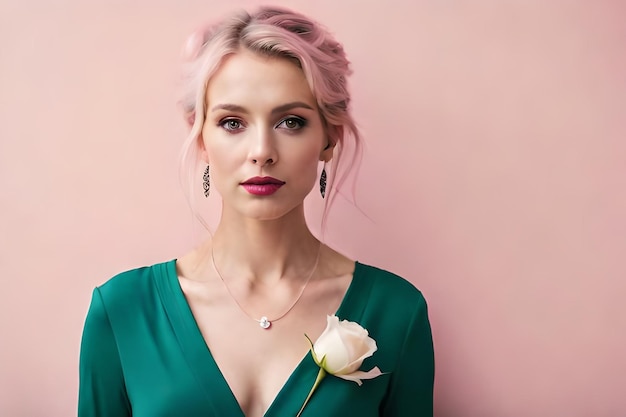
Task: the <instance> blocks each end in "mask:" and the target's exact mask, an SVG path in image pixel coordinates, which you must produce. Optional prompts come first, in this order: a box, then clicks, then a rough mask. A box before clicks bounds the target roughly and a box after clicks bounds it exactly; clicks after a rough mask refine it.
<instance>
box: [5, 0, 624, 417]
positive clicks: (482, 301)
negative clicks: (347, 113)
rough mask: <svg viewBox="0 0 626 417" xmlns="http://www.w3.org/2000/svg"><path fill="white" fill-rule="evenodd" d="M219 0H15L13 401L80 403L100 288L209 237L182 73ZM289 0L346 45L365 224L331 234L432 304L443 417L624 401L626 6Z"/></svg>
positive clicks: (10, 87)
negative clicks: (181, 59)
mask: <svg viewBox="0 0 626 417" xmlns="http://www.w3.org/2000/svg"><path fill="white" fill-rule="evenodd" d="M225 3H227V2H218V1H211V0H205V1H194V0H186V1H174V0H157V1H154V0H151V1H148V0H138V1H134V2H121V1H97V0H91V1H84V0H65V1H56V2H47V1H34V0H32V1H24V2H17V1H10V0H1V1H0V91H1V94H0V280H1V290H0V415H2V416H11V417H13V416H46V417H57V416H58V417H62V416H70V415H74V414H75V407H76V392H77V384H78V378H77V365H78V363H77V362H78V351H79V341H80V335H81V330H82V324H83V320H84V316H85V314H86V311H87V307H88V303H89V300H90V295H91V290H92V288H93V287H94V286H95V285H97V284H100V283H102V282H103V281H105V280H106V279H107V278H109V277H110V276H112V275H113V274H115V273H117V272H119V271H121V270H124V269H127V268H131V267H135V266H140V265H145V264H149V263H154V262H159V261H162V260H166V259H170V258H173V257H175V256H179V255H180V254H182V253H183V252H185V251H186V250H188V249H189V248H190V247H191V246H192V245H193V244H194V242H196V241H197V239H198V238H199V237H200V236H201V235H202V233H201V232H200V231H199V230H200V229H199V227H198V226H197V225H196V224H195V223H194V221H193V218H192V216H191V214H190V213H189V211H188V209H187V208H186V203H185V201H184V198H183V194H182V192H181V190H180V188H179V186H178V177H177V152H178V149H179V145H180V144H181V143H182V140H183V136H184V127H183V124H182V123H181V120H180V117H179V114H178V113H177V109H176V106H175V97H176V95H175V81H176V76H177V71H178V53H179V50H180V45H181V43H182V41H183V39H184V38H185V35H186V34H187V33H189V32H190V30H191V29H192V28H195V27H196V26H197V25H198V24H200V23H201V22H204V21H206V20H207V19H210V18H211V17H212V16H213V15H221V14H222V12H223V11H224V10H227V9H230V8H231V6H226V5H225ZM229 3H232V4H244V3H241V2H237V1H231V2H229ZM282 3H283V4H285V5H288V6H292V7H294V8H297V9H300V10H302V11H304V12H307V13H310V14H311V15H313V16H315V17H317V18H318V19H319V20H321V21H322V22H324V23H325V24H326V25H327V26H329V27H330V28H332V30H333V31H334V32H335V33H336V34H337V36H338V38H339V39H341V40H342V41H343V42H344V44H345V46H346V48H347V50H348V52H349V53H350V56H351V58H352V61H353V64H354V69H355V75H354V77H353V79H352V89H353V91H354V108H355V111H356V114H357V116H358V119H359V121H360V124H361V127H362V130H363V133H364V135H365V137H366V139H367V141H368V147H367V151H366V155H365V159H364V163H363V168H362V171H361V177H360V178H361V180H360V186H359V192H358V197H359V207H360V209H361V210H362V211H363V212H365V213H366V214H367V216H369V219H368V217H366V216H364V215H362V214H361V213H360V212H359V211H358V210H356V209H354V208H353V207H352V206H350V205H349V204H347V203H346V202H345V201H342V200H339V201H338V204H337V205H336V207H335V209H334V211H333V212H332V214H331V217H330V223H329V227H328V233H327V240H328V242H330V243H331V244H332V245H334V246H336V247H337V248H340V249H342V250H343V251H344V252H346V253H347V254H349V255H351V256H352V257H355V258H358V259H359V260H361V261H363V262H368V263H374V264H377V265H379V266H381V267H385V268H388V269H391V270H393V271H395V272H397V273H399V274H402V275H404V276H405V277H407V278H409V279H410V280H411V281H412V282H414V283H415V284H416V285H417V286H418V287H419V288H421V289H422V291H423V292H424V294H425V295H426V297H427V299H428V301H429V304H430V314H431V320H432V325H433V331H434V338H435V345H436V346H435V347H436V355H437V379H436V415H437V417H474V416H476V417H478V416H480V417H490V416H493V417H527V416H538V417H543V416H545V417H548V416H568V417H577V416H580V417H583V416H595V417H604V416H607V417H608V416H611V417H612V416H624V415H626V399H625V397H624V390H625V389H626V359H625V357H624V352H625V351H626V307H625V305H624V304H625V303H624V295H626V261H625V259H626V257H625V253H626V215H625V214H626V141H625V140H624V136H625V135H626V49H625V45H626V26H624V24H623V22H624V16H625V15H626V7H624V5H623V4H622V3H620V2H618V1H594V2H583V1H567V0H551V1H539V0H531V1H513V0H512V1H507V2H503V1H495V0H493V1H489V0H477V1H473V2H465V1H435V0H432V1H431V0H424V1H409V0H407V1H389V2H383V1H357V0H353V1H336V0H324V1H315V2H311V1H306V0H292V1H285V2H282ZM248 4H249V2H248ZM312 200H314V201H312V203H311V206H310V211H311V212H312V213H313V216H312V217H313V218H314V219H316V218H317V217H316V215H317V214H318V212H319V204H318V203H317V199H312ZM214 205H215V203H214ZM207 215H208V216H209V218H211V219H212V221H214V220H215V216H214V215H212V214H211V213H207ZM211 216H213V217H211ZM314 228H316V229H318V228H317V226H316V225H315V226H314ZM390 302H392V300H390Z"/></svg>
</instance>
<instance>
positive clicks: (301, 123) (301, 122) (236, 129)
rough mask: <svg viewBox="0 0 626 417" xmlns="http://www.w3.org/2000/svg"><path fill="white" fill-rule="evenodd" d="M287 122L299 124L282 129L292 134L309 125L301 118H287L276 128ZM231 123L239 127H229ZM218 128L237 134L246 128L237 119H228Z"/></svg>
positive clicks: (223, 120)
mask: <svg viewBox="0 0 626 417" xmlns="http://www.w3.org/2000/svg"><path fill="white" fill-rule="evenodd" d="M287 122H295V123H296V124H297V127H293V128H288V127H284V128H282V129H285V130H287V131H290V132H295V131H298V130H301V129H303V128H304V127H305V126H306V125H307V120H306V119H304V118H302V117H299V116H288V117H285V118H284V119H282V120H281V121H279V122H278V123H277V124H276V126H275V128H278V127H279V126H281V125H282V124H285V123H287ZM229 123H237V124H238V126H237V127H234V128H233V127H229ZM218 126H220V127H221V128H222V129H224V130H226V131H227V132H229V133H237V132H239V131H241V130H242V129H244V128H245V126H244V123H243V121H241V120H240V119H235V118H226V119H222V120H220V121H219V122H218Z"/></svg>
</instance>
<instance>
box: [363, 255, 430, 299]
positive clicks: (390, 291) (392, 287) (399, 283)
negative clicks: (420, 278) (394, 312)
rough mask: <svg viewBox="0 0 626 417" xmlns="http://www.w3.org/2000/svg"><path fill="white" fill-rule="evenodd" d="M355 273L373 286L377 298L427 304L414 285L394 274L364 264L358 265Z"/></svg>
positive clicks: (372, 289)
mask: <svg viewBox="0 0 626 417" xmlns="http://www.w3.org/2000/svg"><path fill="white" fill-rule="evenodd" d="M355 272H358V274H359V276H360V278H361V279H363V280H364V281H366V282H367V283H369V284H370V285H371V292H372V294H373V295H375V296H376V297H377V298H382V299H385V298H386V299H387V301H389V300H393V302H394V303H399V304H408V305H416V304H422V303H425V300H424V296H423V294H422V292H421V291H420V290H419V289H418V288H417V287H416V286H415V285H413V283H411V282H410V281H408V280H407V279H405V278H403V277H401V276H399V275H397V274H395V273H393V272H390V271H387V270H384V269H381V268H378V267H375V266H372V265H367V264H362V263H357V265H356V270H355Z"/></svg>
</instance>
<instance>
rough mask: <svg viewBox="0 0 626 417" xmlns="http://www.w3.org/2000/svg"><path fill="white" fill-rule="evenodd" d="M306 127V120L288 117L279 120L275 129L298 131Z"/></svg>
mask: <svg viewBox="0 0 626 417" xmlns="http://www.w3.org/2000/svg"><path fill="white" fill-rule="evenodd" d="M304 126H306V120H305V119H303V118H302V117H296V116H289V117H286V118H284V119H283V120H281V121H280V122H279V123H278V124H277V125H276V127H277V128H279V129H287V130H300V129H302V128H303V127H304Z"/></svg>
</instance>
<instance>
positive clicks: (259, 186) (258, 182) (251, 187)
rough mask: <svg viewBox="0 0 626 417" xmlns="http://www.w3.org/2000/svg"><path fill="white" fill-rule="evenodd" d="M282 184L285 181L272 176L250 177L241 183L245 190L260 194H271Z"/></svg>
mask: <svg viewBox="0 0 626 417" xmlns="http://www.w3.org/2000/svg"><path fill="white" fill-rule="evenodd" d="M283 185H285V181H281V180H277V179H276V178H273V177H252V178H248V179H247V180H245V181H244V182H242V183H241V186H242V187H243V188H245V190H246V191H247V192H249V193H250V194H254V195H260V196H263V195H272V194H274V193H275V192H276V191H278V189H279V188H280V187H282V186H283Z"/></svg>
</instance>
